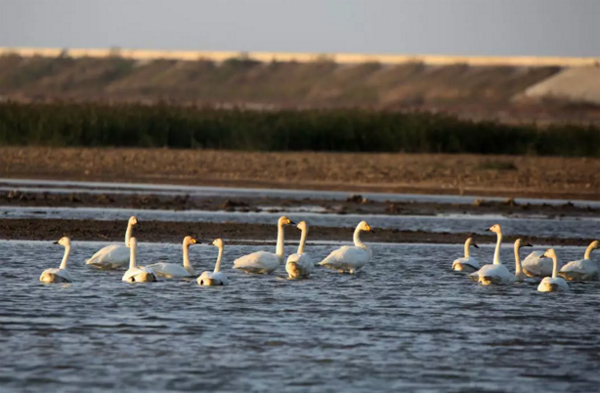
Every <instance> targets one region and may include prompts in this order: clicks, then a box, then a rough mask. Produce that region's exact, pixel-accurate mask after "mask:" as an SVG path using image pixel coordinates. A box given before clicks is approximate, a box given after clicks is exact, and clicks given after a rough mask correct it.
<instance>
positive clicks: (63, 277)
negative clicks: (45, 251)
mask: <svg viewBox="0 0 600 393" xmlns="http://www.w3.org/2000/svg"><path fill="white" fill-rule="evenodd" d="M54 244H60V245H61V246H64V247H65V254H64V255H63V259H62V262H61V263H60V267H59V268H58V269H56V268H50V269H46V270H44V271H43V272H42V274H41V275H40V281H41V282H44V283H61V282H73V279H72V278H71V274H70V273H69V271H68V270H67V260H68V259H69V253H70V252H71V240H70V239H69V238H68V237H63V238H61V239H60V240H59V241H57V242H54Z"/></svg>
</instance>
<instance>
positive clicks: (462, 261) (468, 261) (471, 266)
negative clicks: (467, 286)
mask: <svg viewBox="0 0 600 393" xmlns="http://www.w3.org/2000/svg"><path fill="white" fill-rule="evenodd" d="M471 246H473V247H475V248H479V246H478V245H477V244H475V243H474V242H473V238H472V237H469V238H468V239H467V241H466V242H465V256H464V258H458V259H455V260H454V262H452V270H456V271H460V272H467V273H469V272H474V271H477V270H479V261H478V260H477V259H476V258H475V257H472V256H471V253H470V252H469V247H471Z"/></svg>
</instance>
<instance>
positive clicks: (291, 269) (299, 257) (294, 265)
mask: <svg viewBox="0 0 600 393" xmlns="http://www.w3.org/2000/svg"><path fill="white" fill-rule="evenodd" d="M314 267H315V265H314V263H313V261H312V259H311V258H310V256H309V255H308V254H298V253H295V254H292V255H290V256H289V257H288V260H287V262H286V264H285V270H286V271H287V272H288V275H289V277H290V278H305V277H309V276H310V275H311V273H312V271H313V270H314Z"/></svg>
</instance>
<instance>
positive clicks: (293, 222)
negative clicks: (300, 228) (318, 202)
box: [288, 220, 298, 225]
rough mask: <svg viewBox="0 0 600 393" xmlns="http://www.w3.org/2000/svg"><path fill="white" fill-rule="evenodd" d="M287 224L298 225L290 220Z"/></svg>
mask: <svg viewBox="0 0 600 393" xmlns="http://www.w3.org/2000/svg"><path fill="white" fill-rule="evenodd" d="M288 224H290V225H298V224H296V223H295V222H294V221H292V220H290V222H289V223H288Z"/></svg>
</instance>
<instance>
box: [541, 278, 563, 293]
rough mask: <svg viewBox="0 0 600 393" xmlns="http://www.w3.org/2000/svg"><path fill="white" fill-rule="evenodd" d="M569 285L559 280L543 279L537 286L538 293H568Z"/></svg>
mask: <svg viewBox="0 0 600 393" xmlns="http://www.w3.org/2000/svg"><path fill="white" fill-rule="evenodd" d="M568 290H569V285H568V284H567V282H566V281H565V280H564V279H562V278H560V277H557V278H552V277H544V279H543V280H542V281H541V282H540V284H539V285H538V291H540V292H558V291H568Z"/></svg>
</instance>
